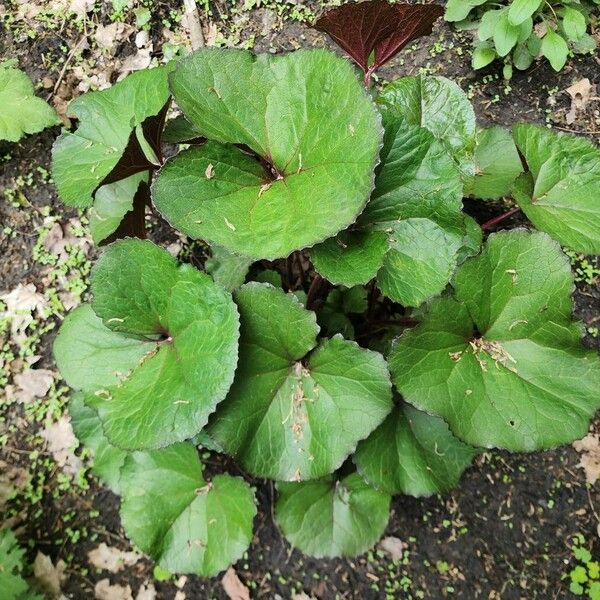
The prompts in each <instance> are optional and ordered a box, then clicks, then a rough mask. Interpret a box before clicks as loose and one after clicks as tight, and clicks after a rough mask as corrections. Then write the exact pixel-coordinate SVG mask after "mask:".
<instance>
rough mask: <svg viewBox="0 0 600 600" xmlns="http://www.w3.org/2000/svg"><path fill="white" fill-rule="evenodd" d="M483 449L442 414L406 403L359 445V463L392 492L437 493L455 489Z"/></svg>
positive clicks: (382, 487) (374, 480)
mask: <svg viewBox="0 0 600 600" xmlns="http://www.w3.org/2000/svg"><path fill="white" fill-rule="evenodd" d="M477 452H478V451H477V450H476V449H475V448H472V447H471V446H467V445H466V444H464V443H463V442H461V441H460V440H459V439H457V438H456V437H454V436H453V435H452V433H451V432H450V430H449V429H448V425H446V423H445V422H444V421H443V420H442V419H440V418H439V417H433V416H431V415H428V414H427V413H424V412H422V411H420V410H417V409H416V408H413V407H412V406H410V405H408V404H405V403H400V404H398V405H397V406H395V407H394V410H393V411H392V412H391V413H390V414H389V415H388V416H387V418H386V419H385V421H384V422H383V423H382V424H381V425H380V426H379V427H378V428H377V429H376V430H375V431H374V432H373V433H372V434H371V435H370V436H369V437H368V438H367V439H366V440H364V441H362V442H361V443H360V444H359V445H358V448H357V449H356V454H355V455H354V462H355V464H356V466H357V469H358V472H359V473H360V474H361V475H362V476H363V477H364V478H365V480H366V481H367V482H368V483H370V484H371V485H372V486H374V487H375V488H377V489H379V490H382V491H384V492H387V493H388V494H392V495H394V494H409V495H411V496H431V495H432V494H438V493H441V492H445V491H448V490H449V489H451V488H453V487H454V486H455V485H456V484H457V483H458V480H459V478H460V476H461V474H462V473H463V471H464V470H465V469H466V468H467V467H468V466H469V465H470V464H471V462H472V461H473V457H474V456H475V455H476V454H477Z"/></svg>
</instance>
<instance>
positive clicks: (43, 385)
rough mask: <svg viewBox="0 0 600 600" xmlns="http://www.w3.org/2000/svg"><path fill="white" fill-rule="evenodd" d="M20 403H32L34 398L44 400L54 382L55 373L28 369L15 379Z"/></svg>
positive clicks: (16, 394) (47, 370)
mask: <svg viewBox="0 0 600 600" xmlns="http://www.w3.org/2000/svg"><path fill="white" fill-rule="evenodd" d="M14 381H15V384H16V386H17V390H16V392H15V396H16V398H17V401H18V402H22V403H27V402H31V401H32V400H33V399H34V398H43V397H44V396H45V395H46V394H47V393H48V390H49V389H50V387H51V386H52V383H53V381H54V371H50V370H49V369H26V370H25V371H23V372H22V373H19V374H18V375H15V377H14Z"/></svg>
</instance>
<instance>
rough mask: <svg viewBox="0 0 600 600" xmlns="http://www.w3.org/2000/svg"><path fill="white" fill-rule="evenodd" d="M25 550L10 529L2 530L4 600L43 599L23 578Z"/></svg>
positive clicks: (0, 557)
mask: <svg viewBox="0 0 600 600" xmlns="http://www.w3.org/2000/svg"><path fill="white" fill-rule="evenodd" d="M24 554H25V551H24V550H23V549H21V548H20V547H19V546H18V544H17V540H16V538H15V536H14V534H13V533H12V531H10V530H9V529H3V530H0V590H1V591H2V598H3V600H41V599H42V596H40V595H38V594H35V593H33V592H31V591H30V590H29V585H28V584H27V582H26V581H25V579H24V578H23V571H24V562H23V557H24Z"/></svg>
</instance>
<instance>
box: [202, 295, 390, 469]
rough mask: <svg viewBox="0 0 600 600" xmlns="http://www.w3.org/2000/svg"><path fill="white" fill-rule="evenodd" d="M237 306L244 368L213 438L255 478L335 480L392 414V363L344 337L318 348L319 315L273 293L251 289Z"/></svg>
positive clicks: (217, 416)
mask: <svg viewBox="0 0 600 600" xmlns="http://www.w3.org/2000/svg"><path fill="white" fill-rule="evenodd" d="M235 300H236V302H237V304H238V308H239V310H240V323H241V337H240V361H239V367H238V370H237V372H236V378H235V381H234V383H233V386H232V388H231V390H230V392H229V395H228V396H227V398H226V399H225V401H224V402H223V403H222V404H221V405H220V406H219V409H218V411H217V412H216V414H215V415H214V417H213V418H212V419H211V423H210V425H209V430H208V432H209V434H210V435H211V436H212V437H213V438H214V439H215V440H216V441H217V442H218V443H219V444H220V445H221V446H223V448H225V450H226V451H227V452H228V453H230V454H233V455H235V456H236V457H237V458H238V459H239V460H240V462H241V463H242V465H243V466H244V468H245V469H246V470H248V471H249V472H250V473H252V474H253V475H256V476H260V477H270V478H272V479H278V480H282V481H293V480H295V481H300V480H306V479H313V478H316V477H322V476H323V475H327V474H328V473H331V472H332V471H334V470H335V469H336V468H338V467H339V466H340V465H341V464H342V463H343V462H344V460H345V459H346V458H347V456H348V455H349V454H351V453H352V451H353V450H354V449H355V448H356V445H357V443H358V442H359V441H360V440H361V439H364V438H365V437H367V436H368V435H369V433H371V431H373V429H375V428H376V427H377V426H378V425H379V424H380V423H381V422H382V421H383V419H384V418H385V416H386V415H387V414H388V413H389V411H390V410H391V408H392V402H391V389H390V382H389V376H388V372H387V366H386V364H385V361H384V359H383V357H382V356H381V355H380V354H378V353H376V352H371V351H369V350H365V349H363V348H360V347H359V346H358V345H357V344H356V343H354V342H349V341H346V340H344V339H343V338H342V337H341V336H339V335H337V336H335V337H333V338H331V339H328V340H323V341H321V342H320V343H319V344H318V346H317V341H316V336H317V333H318V326H317V324H316V319H315V315H314V313H312V312H310V311H308V310H306V309H305V308H304V307H302V306H301V304H300V303H299V301H298V300H297V299H296V298H295V296H293V295H290V294H287V295H286V294H285V293H284V292H283V291H282V290H279V289H276V288H274V287H272V286H270V285H269V284H259V283H249V284H246V285H244V286H242V287H241V288H240V289H239V290H238V291H237V292H236V294H235Z"/></svg>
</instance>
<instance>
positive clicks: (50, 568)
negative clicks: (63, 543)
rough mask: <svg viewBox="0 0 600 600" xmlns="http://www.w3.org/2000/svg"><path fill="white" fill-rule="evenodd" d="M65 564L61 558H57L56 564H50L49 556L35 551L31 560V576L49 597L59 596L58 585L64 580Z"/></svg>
mask: <svg viewBox="0 0 600 600" xmlns="http://www.w3.org/2000/svg"><path fill="white" fill-rule="evenodd" d="M66 568H67V565H66V564H65V562H64V561H63V560H59V561H58V562H57V563H56V566H54V565H53V564H52V560H50V557H48V556H46V555H45V554H42V553H41V552H38V553H37V556H36V557H35V561H34V562H33V576H34V577H35V580H36V581H37V583H38V585H39V586H40V587H41V588H42V590H43V591H44V592H46V594H48V596H50V598H58V597H59V596H60V587H61V585H62V583H63V581H64V580H65V569H66Z"/></svg>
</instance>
